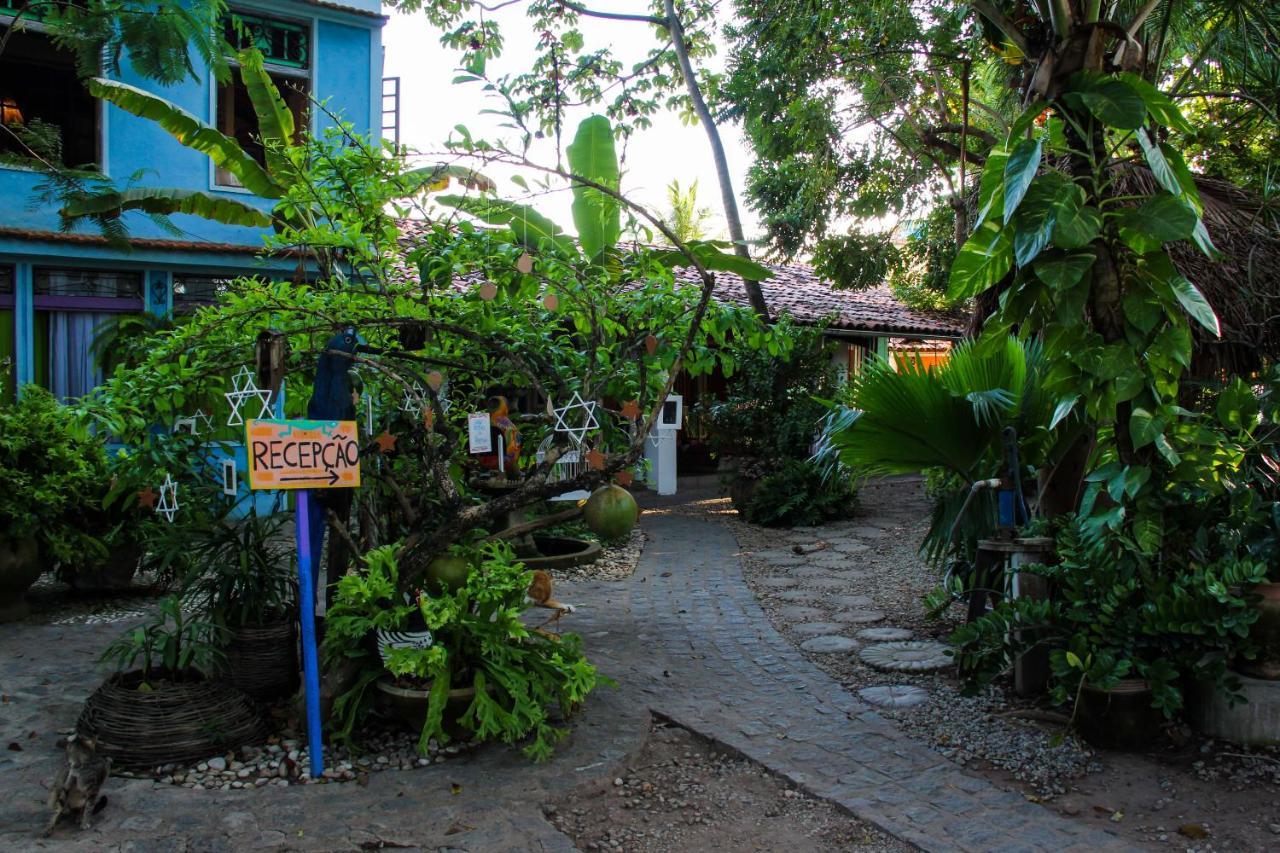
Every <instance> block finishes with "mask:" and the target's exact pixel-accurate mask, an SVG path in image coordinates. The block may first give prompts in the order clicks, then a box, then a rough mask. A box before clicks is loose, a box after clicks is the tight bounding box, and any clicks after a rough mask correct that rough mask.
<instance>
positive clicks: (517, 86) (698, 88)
mask: <svg viewBox="0 0 1280 853" xmlns="http://www.w3.org/2000/svg"><path fill="white" fill-rule="evenodd" d="M392 5H395V6H396V7H397V8H399V9H401V10H403V11H406V12H414V11H418V10H423V11H425V13H426V16H427V19H428V20H429V21H431V23H432V24H434V25H435V26H437V27H439V28H441V29H443V30H444V31H445V33H444V35H443V37H442V38H441V42H442V43H443V44H445V45H446V46H449V47H453V48H456V49H458V50H459V51H461V52H462V58H463V64H464V66H465V70H466V73H464V74H462V75H460V76H459V77H456V78H454V82H455V83H468V82H476V83H482V84H483V85H484V88H485V90H486V91H490V92H493V93H495V94H497V95H498V96H500V97H501V98H502V100H503V101H504V102H505V109H504V111H503V112H504V114H505V115H508V116H509V117H510V118H511V119H512V121H513V126H514V127H516V128H517V129H519V130H521V131H522V132H523V138H524V143H525V147H526V148H527V146H528V144H529V142H530V141H531V140H532V138H533V137H534V136H539V137H541V136H543V135H544V134H552V135H553V136H554V137H555V140H556V151H557V154H559V151H560V139H561V133H562V128H563V125H564V122H565V117H566V112H567V110H569V109H570V108H572V107H574V106H596V105H601V106H603V107H604V109H605V115H606V116H608V117H609V118H610V119H611V120H612V122H613V125H614V128H615V132H617V133H618V135H619V136H620V137H622V138H627V137H629V136H630V135H631V134H632V133H634V131H635V130H638V129H643V128H645V127H647V126H649V124H650V116H652V115H653V114H654V113H655V112H656V111H658V110H659V109H663V108H666V109H674V110H678V111H679V112H680V113H681V116H682V118H684V119H685V120H686V121H689V122H698V123H700V124H701V125H702V128H703V130H704V131H705V132H706V135H707V143H708V144H709V145H710V146H711V154H712V159H713V161H714V162H715V167H716V178H717V180H718V182H719V184H720V200H721V204H722V206H723V208H724V216H725V223H726V226H727V228H728V231H729V239H730V240H731V241H732V243H733V249H734V252H735V253H736V254H737V255H738V256H739V257H742V258H749V257H750V251H749V249H748V246H747V238H746V234H745V232H744V231H743V230H742V217H741V215H740V213H739V210H738V201H737V195H736V193H735V192H734V188H733V180H732V177H731V175H730V174H729V161H728V158H727V157H726V155H725V150H724V142H723V141H722V140H721V138H720V131H719V127H718V126H717V124H716V119H715V116H714V115H713V114H712V112H711V109H710V108H709V107H708V106H707V99H706V96H705V94H704V92H706V91H708V90H710V89H714V88H715V87H716V86H717V85H718V83H719V80H718V77H717V76H716V75H713V74H709V73H707V72H705V71H701V72H700V71H699V70H698V69H697V68H696V67H695V62H697V60H699V59H703V58H706V57H709V56H711V55H713V54H714V52H715V44H714V41H713V35H714V25H715V13H716V4H715V3H713V2H707V0H691V2H688V3H681V4H680V5H679V7H678V8H677V5H676V3H675V2H674V0H662V2H661V3H656V4H654V8H653V9H652V10H646V11H644V12H639V13H630V12H612V11H601V10H596V9H591V8H588V7H587V6H586V5H584V4H581V3H576V2H571V0H529V2H527V3H525V4H524V5H525V9H526V13H527V16H528V18H529V20H530V22H531V23H532V25H533V28H534V32H536V33H538V34H539V35H538V43H537V49H536V50H537V52H536V58H535V60H534V63H533V67H532V68H531V69H530V70H529V71H527V72H524V73H521V74H518V75H516V76H514V77H510V76H504V77H502V78H499V79H497V80H493V81H490V80H489V79H488V78H487V77H486V76H485V67H486V62H487V61H488V60H489V59H493V58H495V57H497V56H500V55H501V53H502V50H503V46H504V40H503V35H502V30H501V27H500V26H499V25H498V23H497V22H496V21H495V20H494V18H493V16H492V15H491V14H490V15H489V17H486V13H489V12H492V11H493V10H491V9H489V8H488V7H486V6H485V5H484V4H483V3H480V2H477V0H462V2H453V0H447V2H439V0H435V2H433V0H398V2H396V3H394V4H392ZM510 5H512V4H511V3H506V4H503V7H506V6H510ZM500 8H502V7H500ZM582 18H595V19H600V20H607V21H615V22H625V23H630V24H637V25H643V26H647V27H650V28H653V32H654V33H655V34H656V35H657V38H658V42H659V46H658V47H655V48H653V49H651V50H650V51H649V52H648V55H647V56H646V57H645V58H644V59H643V60H642V61H640V62H638V63H636V64H635V65H633V66H632V67H631V68H630V69H626V68H624V66H623V64H622V63H621V61H619V60H618V59H616V58H615V57H614V56H613V55H612V54H611V52H610V51H609V50H608V49H604V48H601V49H595V50H587V49H586V40H585V38H584V36H583V34H582V31H581V30H580V29H579V23H580V21H581V19H582ZM531 123H532V124H533V126H534V129H531V128H530V124H531ZM746 292H747V299H748V301H749V302H750V303H751V307H752V309H753V310H754V311H755V312H756V313H757V314H758V315H759V316H761V317H763V318H765V319H768V316H769V309H768V305H766V304H765V301H764V295H763V293H762V292H761V291H760V288H759V287H758V286H757V284H756V282H754V281H750V280H748V281H747V282H746Z"/></svg>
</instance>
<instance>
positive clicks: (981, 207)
mask: <svg viewBox="0 0 1280 853" xmlns="http://www.w3.org/2000/svg"><path fill="white" fill-rule="evenodd" d="M1008 162H1009V149H1008V148H1007V147H1005V146H1004V145H995V146H993V147H992V149H991V150H990V151H989V152H988V153H987V162H986V163H985V164H984V165H983V167H982V177H981V179H980V180H979V182H978V224H979V225H981V224H982V223H983V222H985V221H986V219H987V217H988V216H990V215H991V211H993V210H1001V209H1003V205H1004V167H1005V164H1006V163H1008Z"/></svg>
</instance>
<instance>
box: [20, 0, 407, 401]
mask: <svg viewBox="0 0 1280 853" xmlns="http://www.w3.org/2000/svg"><path fill="white" fill-rule="evenodd" d="M13 6H14V2H13V0H0V33H2V32H4V30H5V28H6V25H7V24H8V23H9V22H11V21H12V20H13V15H12V14H11V13H9V14H6V12H7V11H8V10H10V9H12V8H13ZM229 6H230V13H231V15H232V16H234V21H235V23H232V20H231V19H230V18H229V19H228V22H227V25H226V26H227V35H228V40H229V41H231V42H232V43H233V44H235V43H236V42H239V44H240V45H241V46H248V45H249V44H253V45H255V46H257V47H258V48H259V49H260V50H261V51H262V52H263V54H264V55H265V57H266V62H267V69H268V71H269V72H270V73H271V75H272V78H273V79H274V80H275V81H276V83H277V86H278V87H279V89H280V91H281V94H282V95H283V96H284V98H285V100H286V102H287V103H288V104H289V106H290V108H291V109H292V110H293V111H294V113H295V115H296V116H297V117H298V119H299V121H298V126H299V127H308V128H310V129H311V130H312V131H313V132H317V131H320V130H322V129H323V128H324V126H325V124H326V123H327V122H329V121H330V119H329V118H328V117H327V115H326V114H325V111H321V110H315V109H311V108H310V102H311V98H315V99H318V100H320V101H324V102H325V104H326V109H327V111H329V112H332V113H334V114H336V115H339V116H341V118H342V119H343V120H345V121H348V122H350V123H352V124H353V125H354V126H355V127H356V129H357V130H358V131H360V132H361V133H367V134H369V135H371V136H373V135H378V134H380V133H381V130H382V124H383V122H382V118H383V95H382V92H383V81H382V40H381V31H382V26H383V24H384V23H385V18H384V17H383V16H382V14H381V10H380V4H379V2H378V0H272V2H260V0H232V2H230V3H229ZM121 72H122V73H121V78H120V79H121V80H122V82H126V83H130V84H132V85H135V86H139V87H141V88H145V89H147V90H149V91H153V92H156V93H157V94H159V95H160V96H162V97H164V98H166V99H168V100H170V101H172V102H174V103H176V104H177V105H178V106H181V107H182V108H183V109H185V110H187V111H188V112H190V113H191V114H193V115H195V116H196V117H197V118H199V119H201V120H202V121H205V122H207V123H209V124H211V125H213V126H214V127H216V128H218V129H219V130H221V131H222V132H223V133H226V134H227V135H228V136H234V137H235V138H237V139H238V140H239V141H240V142H241V143H242V144H244V145H245V146H246V148H248V149H249V150H251V151H252V150H253V148H254V143H253V139H252V137H253V136H254V135H255V134H256V132H257V127H256V123H255V119H254V114H253V110H252V107H251V105H250V103H249V98H248V94H247V92H246V90H245V89H244V86H243V84H242V83H241V82H240V80H239V76H238V72H236V73H233V75H232V79H231V80H230V81H228V82H226V83H222V84H219V83H218V82H217V81H216V80H213V79H212V78H211V76H210V75H209V74H207V73H206V74H202V75H200V79H199V80H191V79H188V80H186V81H184V82H183V83H181V84H178V85H175V86H172V87H163V86H160V85H158V84H156V83H152V82H149V81H146V80H142V79H138V78H137V77H136V76H135V75H133V74H132V72H131V69H130V68H129V67H128V64H127V63H124V64H123V67H122V69H121ZM34 120H39V121H42V122H46V123H48V124H52V125H56V126H57V127H59V128H60V129H61V135H62V151H63V158H62V159H63V162H64V163H66V164H68V165H81V164H94V165H95V166H96V167H97V168H99V169H100V170H101V171H102V172H104V173H105V174H107V175H109V176H111V177H112V178H113V179H115V180H116V181H117V183H119V184H122V185H123V184H125V183H127V182H128V181H129V180H130V177H131V176H133V175H135V174H136V173H141V174H142V177H141V178H140V179H139V181H138V184H139V185H143V186H158V187H177V188H184V189H193V190H201V191H207V192H211V193H214V194H219V195H221V194H225V195H227V196H228V197H236V198H239V199H241V200H245V199H246V198H248V199H252V198H253V196H252V195H251V194H250V193H248V191H246V190H245V189H243V188H241V187H239V186H237V185H236V181H235V178H234V177H233V176H231V175H230V174H226V173H223V172H221V170H216V169H214V168H213V166H212V164H211V163H210V161H209V160H208V158H206V157H205V156H204V155H202V154H199V153H197V152H194V151H191V150H189V149H187V148H184V147H183V146H182V145H180V144H178V142H177V141H176V140H174V139H173V138H172V137H170V136H169V135H168V134H167V133H165V132H164V131H163V130H161V129H160V128H159V127H157V126H156V125H154V124H153V123H151V122H149V121H146V120H144V119H139V118H136V117H134V116H131V115H129V114H128V113H125V112H123V111H122V110H120V109H118V108H116V107H114V106H110V105H107V104H104V103H102V102H100V101H97V100H95V99H94V98H92V97H90V96H89V95H88V93H87V92H86V91H85V89H84V86H83V85H82V84H81V83H80V81H79V80H78V79H77V76H76V70H75V67H74V63H73V60H72V57H71V55H70V54H68V53H66V52H64V51H60V50H58V49H57V48H56V47H55V46H54V45H53V43H52V41H51V39H50V38H49V36H48V35H47V34H45V33H44V32H43V31H42V29H41V26H40V24H39V23H38V22H29V21H24V23H23V25H22V27H21V28H20V29H18V30H17V31H15V32H14V33H13V35H12V37H11V38H10V40H9V44H8V47H7V48H6V49H5V51H4V53H3V54H0V122H3V123H5V124H13V123H15V122H16V123H28V122H31V121H34ZM6 146H7V148H6ZM15 150H16V145H15V143H14V142H13V141H12V136H11V134H8V133H0V371H2V372H0V400H3V399H9V398H11V397H12V395H13V394H14V392H15V389H16V388H17V387H19V386H21V385H23V384H26V383H36V384H38V385H41V386H44V387H46V388H49V389H50V390H52V391H53V392H54V393H55V394H57V395H58V396H60V397H63V398H71V397H76V396H79V395H81V394H83V393H85V392H86V391H88V390H90V389H91V388H92V387H94V385H96V384H97V383H98V382H100V381H101V377H100V374H99V372H98V369H97V368H96V366H95V364H94V359H93V357H92V355H91V353H90V349H89V347H90V344H91V342H92V340H93V338H94V334H95V330H96V329H97V328H98V327H100V326H101V325H102V324H103V323H104V322H105V321H107V320H108V319H109V318H110V317H111V316H112V315H116V314H120V313H130V312H132V313H140V312H144V311H145V312H151V313H153V314H158V315H170V314H172V313H175V312H176V313H181V312H182V311H184V310H190V308H191V307H192V306H195V305H199V304H201V303H202V302H208V301H210V300H211V299H212V297H213V294H214V293H215V292H216V291H217V289H218V288H219V287H220V286H221V284H222V282H224V281H226V280H227V279H228V278H231V277H235V276H240V275H247V274H260V275H268V276H270V275H280V276H284V275H288V274H289V273H290V272H291V271H292V268H293V267H292V265H291V264H289V263H288V262H286V261H280V262H278V263H277V262H266V261H263V260H261V259H259V258H257V257H255V253H256V251H257V250H258V249H260V248H261V246H262V240H263V232H261V231H260V230H258V229H254V228H243V227H234V226H226V225H220V224H217V223H211V222H208V221H206V220H203V219H199V218H196V217H191V216H184V215H178V216H174V217H173V222H174V224H175V225H177V226H178V227H179V228H181V229H182V230H183V231H184V232H185V233H184V234H183V235H182V236H181V237H178V238H175V237H174V235H173V234H171V233H168V232H166V231H164V230H163V229H160V228H159V227H157V226H156V224H155V223H154V222H152V221H151V220H149V219H148V218H146V217H145V216H141V215H136V214H130V215H129V217H128V219H127V220H126V221H127V224H128V227H129V233H130V242H131V245H132V249H131V251H129V252H121V251H118V250H115V249H113V248H111V247H109V246H108V245H107V244H106V241H105V240H104V239H103V238H102V237H101V236H100V235H99V234H98V233H97V232H96V231H92V230H89V229H87V228H86V229H83V230H81V231H79V232H74V233H61V232H60V230H59V219H58V214H57V210H56V209H54V208H53V207H52V206H49V205H40V204H39V203H36V202H35V201H34V200H35V198H36V188H37V185H38V184H39V183H40V180H41V176H40V175H39V174H38V173H36V172H34V171H32V170H30V169H28V168H24V167H23V166H22V165H21V163H20V162H17V161H16V159H15V157H14V156H13V154H14V152H15ZM6 154H7V155H9V156H4V155H6ZM261 204H262V206H263V208H264V209H267V208H269V204H268V203H267V202H266V201H265V200H263V201H261ZM273 264H274V265H273Z"/></svg>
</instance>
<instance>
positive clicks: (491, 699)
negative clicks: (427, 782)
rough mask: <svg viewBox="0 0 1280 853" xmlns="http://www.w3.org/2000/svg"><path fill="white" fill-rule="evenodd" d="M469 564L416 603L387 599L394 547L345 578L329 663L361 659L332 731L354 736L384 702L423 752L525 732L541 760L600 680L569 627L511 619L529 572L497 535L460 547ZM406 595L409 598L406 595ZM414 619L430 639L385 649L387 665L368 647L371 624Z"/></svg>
mask: <svg viewBox="0 0 1280 853" xmlns="http://www.w3.org/2000/svg"><path fill="white" fill-rule="evenodd" d="M465 551H466V553H465V554H463V556H466V557H467V558H468V559H470V560H471V562H472V569H471V572H470V574H469V575H468V576H467V577H466V580H465V582H464V583H462V584H458V585H456V586H454V587H453V588H452V589H450V587H448V586H445V585H443V584H438V583H432V581H431V580H428V581H427V584H426V586H427V588H426V589H424V590H422V591H420V593H419V594H418V596H417V600H416V603H413V604H406V603H402V602H403V601H404V599H403V598H401V597H398V596H397V594H396V581H397V568H396V563H395V556H394V549H393V548H391V547H388V548H381V549H377V550H375V551H373V552H371V553H370V554H369V555H368V556H367V557H366V567H367V568H366V571H365V572H362V573H360V574H356V575H348V576H347V577H345V578H343V579H342V581H341V582H340V583H339V587H338V595H337V598H336V600H335V602H334V606H333V608H332V609H331V610H330V612H329V615H328V618H327V620H326V634H325V643H324V652H325V659H326V662H332V661H336V660H340V659H342V658H344V657H352V656H357V657H360V658H362V659H363V661H364V663H365V666H364V672H363V675H362V677H361V678H360V679H359V680H358V681H357V683H356V686H355V687H354V688H353V689H352V690H351V691H349V692H348V693H347V694H346V695H344V696H343V697H342V698H341V699H339V701H338V702H337V703H336V705H335V712H336V713H337V714H338V716H339V718H340V723H339V731H340V733H345V734H347V735H349V734H350V732H351V731H353V729H354V726H355V722H356V720H357V719H358V717H359V715H360V714H362V713H363V712H364V711H365V710H367V709H368V708H369V707H371V706H372V705H373V704H374V703H373V702H372V701H371V699H372V696H373V695H374V694H376V695H377V696H379V697H381V704H382V705H383V707H384V708H385V709H386V710H388V711H389V712H390V713H391V714H392V715H394V716H395V717H396V718H398V719H400V720H402V721H404V722H406V723H408V724H409V725H411V726H413V728H414V730H415V731H417V732H419V749H420V750H421V751H423V752H424V753H425V751H426V749H427V744H428V741H430V740H431V739H432V738H434V739H436V740H438V741H440V742H444V741H448V740H449V739H451V738H456V737H464V738H474V739H476V740H494V739H496V740H502V741H504V742H507V743H514V742H516V741H519V740H522V739H525V738H531V739H532V740H531V741H530V742H529V744H528V745H527V746H526V747H525V750H524V752H525V754H526V755H527V756H529V757H530V758H533V759H535V760H541V759H545V758H547V757H549V756H550V754H551V751H552V748H553V746H554V744H555V743H556V742H557V741H558V740H559V739H560V738H561V737H563V736H564V734H565V730H564V729H562V728H559V727H557V726H556V725H554V724H553V719H554V716H556V715H559V716H560V717H568V716H569V715H570V714H571V713H572V712H573V710H575V708H576V706H577V705H578V704H579V703H580V702H581V701H582V700H583V699H584V698H585V697H586V695H587V694H588V693H589V692H590V691H591V690H592V689H594V687H595V686H596V684H597V683H598V682H599V680H600V677H599V676H598V675H597V673H596V669H595V667H594V666H592V665H591V664H590V663H588V662H587V660H586V658H585V657H584V656H583V653H582V647H581V641H580V639H579V638H578V637H576V636H575V635H572V634H564V635H556V634H551V633H549V632H542V631H538V630H530V629H529V628H528V627H526V625H525V624H524V622H523V621H522V620H521V619H520V614H521V613H522V612H523V611H524V610H525V609H526V607H527V606H528V604H527V601H526V598H525V595H526V592H527V590H528V588H529V582H530V579H531V573H530V572H528V571H526V570H525V569H524V566H523V565H522V564H521V563H520V562H519V561H518V560H517V559H516V558H515V555H514V552H513V551H512V550H511V547H510V546H509V545H508V544H506V543H505V542H488V543H485V544H482V545H480V546H479V547H477V548H469V549H465ZM410 600H411V601H412V599H410ZM415 613H416V614H419V615H420V616H421V618H422V625H423V626H424V627H425V629H426V631H429V632H430V634H431V641H430V645H426V644H424V643H420V642H414V643H404V644H400V645H393V646H392V647H391V648H390V649H389V650H388V654H387V657H386V662H385V663H384V662H383V660H382V658H381V656H379V655H378V654H377V652H376V650H375V649H373V648H371V646H372V645H373V644H372V643H371V642H370V637H369V634H370V632H376V631H377V630H378V629H382V630H384V631H392V632H394V631H400V630H405V629H407V628H410V627H411V626H412V623H411V621H410V617H411V616H412V615H413V614H415Z"/></svg>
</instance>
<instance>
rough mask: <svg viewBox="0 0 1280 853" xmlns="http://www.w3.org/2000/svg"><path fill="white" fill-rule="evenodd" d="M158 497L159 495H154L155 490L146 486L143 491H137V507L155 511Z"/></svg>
mask: <svg viewBox="0 0 1280 853" xmlns="http://www.w3.org/2000/svg"><path fill="white" fill-rule="evenodd" d="M158 497H159V495H157V494H156V490H155V489H153V488H151V487H150V486H147V487H146V488H145V489H141V490H139V491H138V506H140V507H146V508H147V509H155V508H156V498H158Z"/></svg>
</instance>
